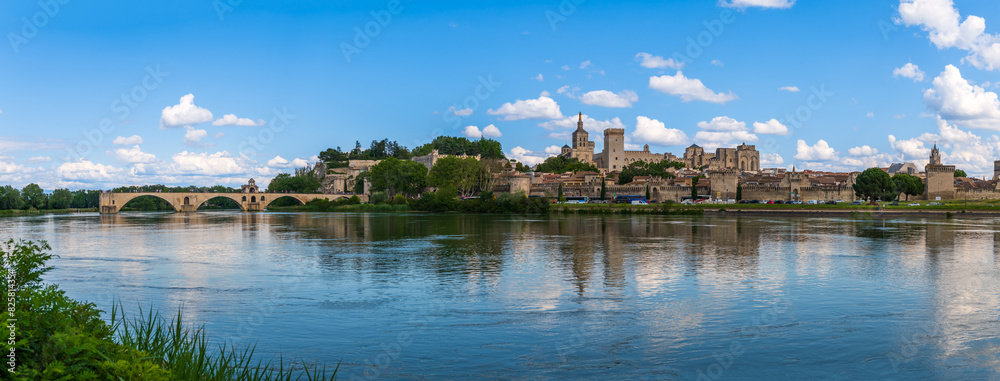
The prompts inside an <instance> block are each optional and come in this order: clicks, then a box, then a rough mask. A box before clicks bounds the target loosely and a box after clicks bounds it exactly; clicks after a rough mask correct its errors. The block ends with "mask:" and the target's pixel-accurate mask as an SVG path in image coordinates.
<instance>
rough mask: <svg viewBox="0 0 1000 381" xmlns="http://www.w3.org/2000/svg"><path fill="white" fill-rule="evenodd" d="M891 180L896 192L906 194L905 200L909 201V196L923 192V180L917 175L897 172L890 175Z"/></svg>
mask: <svg viewBox="0 0 1000 381" xmlns="http://www.w3.org/2000/svg"><path fill="white" fill-rule="evenodd" d="M892 182H893V185H894V186H895V187H896V190H897V191H898V192H900V193H903V194H905V195H906V201H910V196H916V195H920V194H924V188H925V185H924V182H923V181H922V180H920V178H919V177H917V176H913V175H908V174H905V173H897V174H896V175H894V176H892Z"/></svg>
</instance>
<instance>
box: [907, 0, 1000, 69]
mask: <svg viewBox="0 0 1000 381" xmlns="http://www.w3.org/2000/svg"><path fill="white" fill-rule="evenodd" d="M896 22H897V23H900V24H903V25H906V26H919V27H920V28H921V29H922V30H924V31H925V32H927V33H928V35H927V37H928V39H930V41H931V42H932V43H933V44H934V46H936V47H937V48H938V49H948V48H957V49H962V50H965V51H967V52H968V55H967V56H966V57H965V59H964V61H965V62H968V63H970V64H972V65H973V66H975V67H976V68H978V69H985V70H996V69H998V68H1000V35H994V34H989V33H986V19H984V18H982V17H979V16H972V15H970V16H968V17H966V18H965V20H964V21H963V20H962V18H961V15H960V14H959V12H958V9H956V8H955V4H954V2H953V1H952V0H901V1H900V2H899V18H898V19H897V20H896Z"/></svg>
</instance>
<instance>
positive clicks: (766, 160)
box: [760, 153, 785, 167]
mask: <svg viewBox="0 0 1000 381" xmlns="http://www.w3.org/2000/svg"><path fill="white" fill-rule="evenodd" d="M782 164H785V159H783V158H782V157H781V155H778V154H776V153H766V154H763V155H761V156H760V166H761V167H766V166H776V165H782Z"/></svg>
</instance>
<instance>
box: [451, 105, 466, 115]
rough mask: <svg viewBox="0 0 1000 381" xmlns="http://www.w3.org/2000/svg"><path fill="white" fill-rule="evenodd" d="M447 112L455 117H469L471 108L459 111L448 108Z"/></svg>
mask: <svg viewBox="0 0 1000 381" xmlns="http://www.w3.org/2000/svg"><path fill="white" fill-rule="evenodd" d="M448 112H449V113H451V114H452V115H456V116H469V115H472V109H471V108H463V109H461V110H456V109H455V106H451V107H448Z"/></svg>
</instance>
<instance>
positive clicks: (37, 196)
mask: <svg viewBox="0 0 1000 381" xmlns="http://www.w3.org/2000/svg"><path fill="white" fill-rule="evenodd" d="M21 195H22V197H24V203H25V205H24V206H25V207H26V208H35V209H45V206H46V204H48V198H47V197H45V192H44V191H42V187H40V186H38V184H35V183H31V184H28V185H25V186H24V189H22V190H21Z"/></svg>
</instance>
